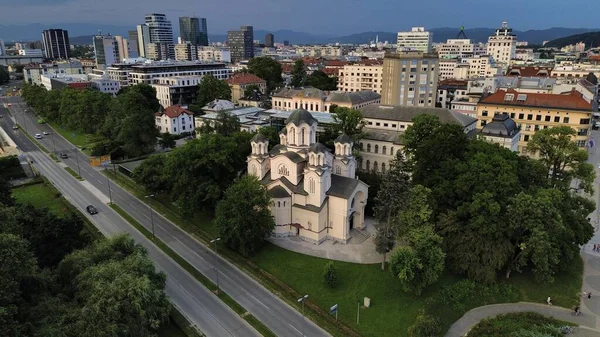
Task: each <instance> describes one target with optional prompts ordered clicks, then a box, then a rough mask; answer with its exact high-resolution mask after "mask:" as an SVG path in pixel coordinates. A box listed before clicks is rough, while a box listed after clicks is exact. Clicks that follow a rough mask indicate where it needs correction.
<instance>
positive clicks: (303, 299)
mask: <svg viewBox="0 0 600 337" xmlns="http://www.w3.org/2000/svg"><path fill="white" fill-rule="evenodd" d="M306 299H308V295H304V296H302V297H300V298H299V299H298V302H300V303H302V336H303V337H304V336H306V334H305V333H304V332H305V330H306V318H305V316H304V302H306Z"/></svg>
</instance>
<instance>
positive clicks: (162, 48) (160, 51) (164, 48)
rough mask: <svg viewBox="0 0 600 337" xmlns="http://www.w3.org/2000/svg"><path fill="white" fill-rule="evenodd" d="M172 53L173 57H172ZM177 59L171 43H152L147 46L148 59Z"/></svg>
mask: <svg viewBox="0 0 600 337" xmlns="http://www.w3.org/2000/svg"><path fill="white" fill-rule="evenodd" d="M171 51H173V55H172V57H171ZM174 57H175V49H174V47H173V44H170V43H154V42H150V43H148V44H147V45H146V58H148V59H150V60H153V61H164V60H172V59H174Z"/></svg>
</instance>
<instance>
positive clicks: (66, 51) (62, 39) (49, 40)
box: [2, 29, 71, 59]
mask: <svg viewBox="0 0 600 337" xmlns="http://www.w3.org/2000/svg"><path fill="white" fill-rule="evenodd" d="M42 45H43V49H44V55H45V56H46V58H49V59H68V58H70V57H71V44H70V43H69V32H68V31H66V30H63V29H46V30H44V31H43V32H42ZM2 49H3V51H4V48H2Z"/></svg>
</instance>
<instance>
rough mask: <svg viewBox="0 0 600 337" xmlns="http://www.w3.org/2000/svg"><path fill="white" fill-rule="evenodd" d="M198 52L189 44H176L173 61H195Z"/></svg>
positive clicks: (194, 46)
mask: <svg viewBox="0 0 600 337" xmlns="http://www.w3.org/2000/svg"><path fill="white" fill-rule="evenodd" d="M197 59H198V50H197V49H196V45H193V44H191V43H178V44H176V45H175V61H196V60H197Z"/></svg>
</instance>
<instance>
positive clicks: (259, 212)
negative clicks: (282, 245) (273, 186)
mask: <svg viewBox="0 0 600 337" xmlns="http://www.w3.org/2000/svg"><path fill="white" fill-rule="evenodd" d="M270 205H271V197H270V196H269V194H268V192H267V189H266V188H265V187H264V186H262V185H261V184H260V182H259V181H258V180H257V179H256V177H253V176H244V177H242V178H240V179H238V180H237V181H236V182H235V183H234V184H233V185H231V187H229V188H228V189H227V191H226V192H225V196H224V197H223V200H221V201H220V202H219V204H218V206H217V212H216V215H215V223H216V225H217V227H218V228H219V234H220V237H221V238H222V239H223V240H224V242H225V243H226V244H227V246H228V247H229V248H231V249H233V250H236V251H238V252H239V253H240V254H242V255H243V256H250V255H252V254H254V253H256V252H257V251H258V250H259V249H260V248H261V247H262V245H263V244H264V241H265V239H266V238H267V237H269V236H270V235H271V233H272V232H273V230H275V221H274V219H273V216H272V215H271V211H270V209H269V207H270Z"/></svg>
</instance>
